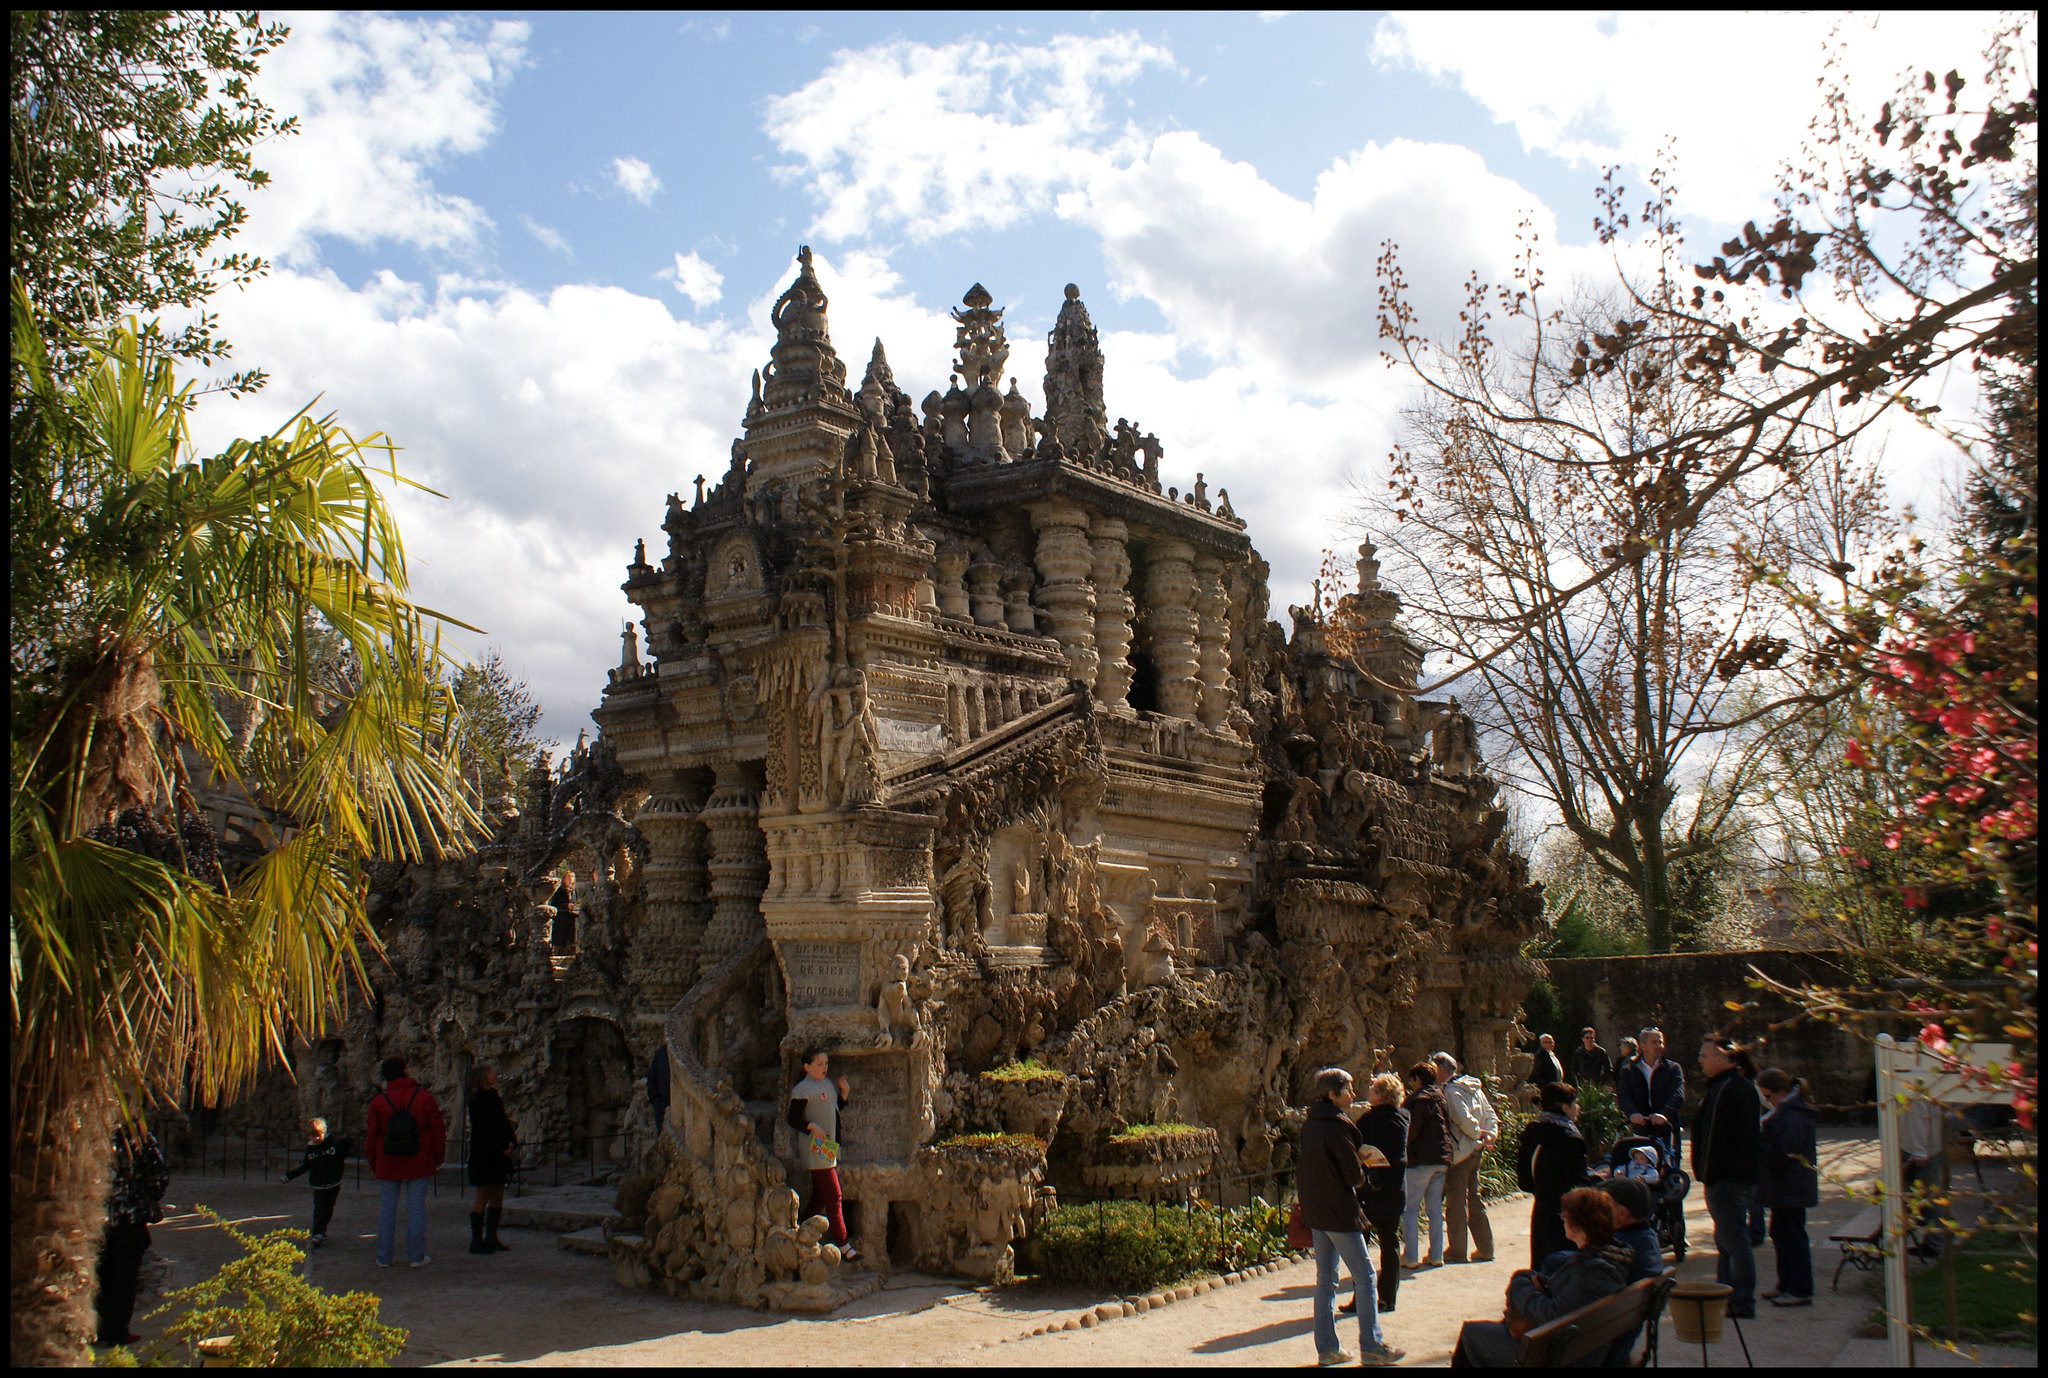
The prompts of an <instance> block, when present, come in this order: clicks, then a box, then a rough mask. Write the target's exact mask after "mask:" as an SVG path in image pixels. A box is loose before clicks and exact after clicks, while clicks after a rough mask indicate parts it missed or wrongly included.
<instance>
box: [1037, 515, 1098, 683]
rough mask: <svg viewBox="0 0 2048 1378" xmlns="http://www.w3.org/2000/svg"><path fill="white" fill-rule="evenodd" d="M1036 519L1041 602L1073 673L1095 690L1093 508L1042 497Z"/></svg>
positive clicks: (1046, 617)
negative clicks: (1045, 500)
mask: <svg viewBox="0 0 2048 1378" xmlns="http://www.w3.org/2000/svg"><path fill="white" fill-rule="evenodd" d="M1031 525H1032V526H1033V527H1034V528H1035V529H1036V530H1037V532H1038V550H1037V560H1038V577H1039V585H1038V606H1039V607H1040V608H1042V609H1043V610H1044V614H1045V623H1046V628H1045V629H1046V631H1047V632H1049V633H1051V635H1052V637H1053V639H1054V640H1056V641H1058V642H1059V643H1060V649H1061V650H1063V651H1065V652H1066V653H1067V673H1068V675H1069V676H1070V677H1071V678H1073V679H1077V680H1079V681H1081V683H1083V684H1085V685H1087V686H1088V687H1089V688H1090V689H1091V690H1092V689H1093V688H1094V687H1095V677H1096V667H1097V664H1098V656H1097V654H1096V648H1095V589H1094V588H1093V586H1092V585H1090V584H1089V582H1088V579H1089V575H1090V574H1091V573H1092V572H1093V571H1094V567H1095V554H1094V551H1093V550H1092V549H1090V547H1089V544H1088V513H1087V511H1086V510H1085V509H1083V508H1080V507H1076V506H1074V505H1073V504H1072V503H1041V504H1039V505H1038V506H1036V507H1033V508H1032V509H1031Z"/></svg>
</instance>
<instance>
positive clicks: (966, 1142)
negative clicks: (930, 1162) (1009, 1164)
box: [932, 1134, 1045, 1153]
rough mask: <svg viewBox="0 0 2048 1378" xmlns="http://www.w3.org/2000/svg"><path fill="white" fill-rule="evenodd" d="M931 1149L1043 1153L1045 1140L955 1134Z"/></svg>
mask: <svg viewBox="0 0 2048 1378" xmlns="http://www.w3.org/2000/svg"><path fill="white" fill-rule="evenodd" d="M932 1147H933V1148H1028V1149H1030V1150H1031V1151H1032V1152H1034V1153H1043V1152H1045V1140H1043V1139H1041V1138H1039V1137H1038V1136H1037V1135H1036V1134H955V1135H953V1136H952V1137H951V1138H946V1139H941V1140H939V1141H938V1142H937V1143H935V1144H933V1145H932Z"/></svg>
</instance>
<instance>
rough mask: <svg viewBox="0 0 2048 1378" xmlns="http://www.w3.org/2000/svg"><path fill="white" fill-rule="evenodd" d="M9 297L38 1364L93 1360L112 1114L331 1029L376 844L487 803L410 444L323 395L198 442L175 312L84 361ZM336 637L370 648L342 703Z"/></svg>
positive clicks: (12, 836)
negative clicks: (458, 721)
mask: <svg viewBox="0 0 2048 1378" xmlns="http://www.w3.org/2000/svg"><path fill="white" fill-rule="evenodd" d="M12 298H13V303H12V313H11V314H12V326H13V340H12V354H11V363H12V370H11V371H12V381H13V385H14V394H15V395H14V398H13V404H12V409H11V410H12V415H11V429H12V432H13V434H12V441H13V444H12V446H11V449H12V451H13V454H12V465H13V470H14V472H13V474H12V476H11V487H10V496H11V497H12V498H13V499H14V502H13V504H12V505H13V506H15V507H16V508H17V509H19V511H20V514H21V516H22V519H23V520H30V519H33V520H35V521H37V522H40V523H41V527H40V530H41V531H42V532H43V534H44V536H45V537H46V538H47V539H46V540H45V543H44V546H43V548H42V550H41V552H40V554H41V555H42V556H45V557H47V558H49V559H50V560H51V561H52V562H53V563H52V565H51V569H50V571H48V578H47V583H48V586H49V588H50V590H51V599H52V606H49V607H39V608H37V609H33V610H28V609H20V608H17V610H16V614H15V641H16V648H15V652H16V654H15V667H16V675H15V677H14V685H15V687H14V690H13V694H12V697H13V700H14V702H13V703H12V705H11V707H12V710H13V714H12V724H13V730H12V733H11V736H12V753H11V755H12V759H11V762H10V766H11V770H10V789H11V793H10V797H9V801H8V851H9V863H10V877H9V884H10V887H11V889H10V897H9V915H8V928H9V940H10V947H11V952H10V958H11V970H10V995H11V997H12V1009H13V1021H14V1022H13V1038H12V1042H11V1047H10V1050H9V1051H10V1057H11V1059H12V1077H13V1081H12V1092H13V1095H12V1114H13V1139H12V1142H11V1151H12V1157H11V1169H10V1180H11V1197H10V1199H11V1205H12V1214H11V1218H10V1222H9V1234H10V1240H9V1247H10V1263H11V1266H10V1306H9V1312H10V1316H11V1337H10V1355H11V1359H12V1362H13V1363H15V1364H17V1365H20V1364H50V1363H75V1362H80V1361H82V1360H83V1359H85V1358H86V1357H87V1355H88V1352H89V1351H88V1350H87V1348H86V1346H87V1345H88V1344H89V1342H90V1340H91V1337H92V1334H93V1317H92V1306H91V1302H92V1293H93V1278H94V1259H95V1253H96V1249H97V1245H98V1239H99V1235H100V1230H101V1224H102V1220H103V1201H104V1191H105V1178H106V1173H107V1169H108V1163H109V1158H110V1153H111V1148H110V1133H111V1127H112V1125H113V1123H114V1121H115V1120H116V1119H117V1118H120V1117H129V1118H132V1117H135V1116H137V1115H139V1114H140V1113H141V1112H142V1111H143V1110H144V1109H145V1108H146V1106H147V1105H148V1104H150V1103H151V1102H153V1101H154V1102H157V1103H161V1102H162V1101H163V1100H166V1099H168V1098H171V1097H174V1096H176V1095H177V1094H179V1092H180V1091H181V1090H182V1089H183V1088H185V1087H188V1086H190V1087H192V1088H194V1089H195V1090H196V1091H197V1092H198V1093H199V1094H200V1095H202V1096H204V1097H206V1098H209V1099H215V1098H220V1097H225V1096H230V1095H233V1094H234V1093H235V1092H236V1091H237V1090H238V1089H239V1088H241V1087H243V1086H244V1085H246V1084H247V1082H248V1080H249V1078H250V1077H251V1075H252V1074H253V1073H254V1072H255V1071H256V1070H257V1069H258V1067H259V1066H260V1065H261V1064H262V1063H263V1062H264V1060H265V1059H266V1057H281V1056H282V1055H283V1054H284V1052H285V1049H286V1048H287V1046H288V1040H289V1039H290V1037H291V1036H292V1035H293V1034H294V1033H295V1032H304V1033H308V1034H311V1033H315V1032H317V1030H318V1029H319V1027H320V1025H321V1023H322V1021H323V1020H324V1019H325V1018H326V1017H328V1016H329V1015H330V1014H332V1013H334V1012H335V1011H336V1010H337V1006H338V1001H339V999H340V997H341V995H342V993H343V990H344V987H345V986H346V984H347V983H348V982H349V981H350V980H353V981H355V982H356V983H358V984H360V983H362V981H363V979H364V968H363V964H364V961H365V957H366V955H367V956H375V955H378V954H379V952H380V949H379V947H378V944H377V939H376V935H375V933H374V932H373V930H372V929H371V928H370V927H369V924H368V922H367V920H366V918H365V914H364V899H365V889H366V886H365V884H364V871H363V869H362V868H363V865H364V863H365V861H366V860H369V859H385V858H390V859H415V858H422V857H426V856H431V855H437V854H440V853H442V852H443V851H444V850H445V849H448V848H450V847H453V846H460V845H462V844H463V842H464V841H465V840H466V838H467V837H468V835H469V834H470V832H471V830H472V829H473V828H474V827H475V826H476V824H477V821H478V820H477V815H476V811H475V807H474V803H473V801H472V800H471V799H470V798H469V796H468V794H467V792H466V791H465V790H464V788H463V785H462V780H461V776H460V773H459V770H458V768H457V766H456V760H455V756H454V753H453V751H452V749H451V745H452V741H453V731H452V728H453V714H454V708H453V704H452V701H451V700H450V698H449V696H448V693H447V691H446V689H445V688H444V687H442V686H441V684H440V682H439V677H438V676H437V675H436V673H435V670H436V668H437V666H438V664H439V662H440V659H441V651H440V643H439V638H438V634H436V635H434V636H433V637H432V638H431V639H430V638H429V636H428V634H427V630H426V629H427V624H428V623H429V622H438V621H440V620H444V619H440V618H439V615H438V614H435V613H433V612H432V611H431V610H429V609H425V608H422V607H419V606H417V605H416V604H414V603H413V602H411V601H410V600H409V599H408V597H407V596H406V587H407V586H406V575H405V556H404V551H403V547H402V546H401V544H400V541H399V533H398V529H397V526H396V525H395V523H394V520H393V516H392V512H391V509H390V507H389V506H388V504H387V502H386V500H385V498H384V496H383V494H382V493H381V492H380V490H379V488H378V487H377V482H378V481H379V480H380V479H388V480H389V481H397V482H404V480H403V479H400V478H399V476H398V474H397V470H396V465H395V458H394V455H393V448H392V446H391V444H390V442H389V441H388V440H384V439H383V438H382V437H381V436H372V437H370V438H368V439H365V440H357V439H355V438H353V437H352V436H351V435H349V434H348V433H347V432H346V431H344V430H342V429H341V428H339V427H338V426H336V425H335V424H334V422H333V420H332V418H331V417H330V418H327V419H322V420H313V419H311V418H309V417H308V416H307V415H306V414H305V413H304V412H301V413H300V415H298V416H297V417H294V418H293V419H292V421H290V422H288V423H287V424H286V425H285V426H284V427H281V428H280V429H279V430H278V431H276V432H275V433H273V434H271V435H268V436H265V437H263V438H262V439H259V440H255V441H236V442H235V443H234V444H232V445H230V446H229V447H228V448H227V449H226V450H225V451H223V452H222V453H221V454H219V455H216V456H213V457H211V458H195V457H194V456H193V454H192V452H191V447H190V444H189V440H188V437H187V433H186V429H185V417H186V413H187V411H188V409H189V407H190V405H191V401H192V394H191V390H190V385H189V384H188V385H187V386H186V387H184V388H180V387H179V386H178V384H177V381H176V379H175V377H174V375H173V372H172V367H171V361H170V359H169V358H168V357H167V356H166V354H165V353H164V351H163V350H162V348H161V347H160V345H159V344H158V342H157V341H156V339H155V337H154V334H153V332H148V331H138V330H137V328H136V327H135V326H134V324H133V323H132V322H130V323H129V324H128V325H127V326H125V327H124V328H121V329H119V330H117V331H115V332H114V333H113V334H112V335H110V336H107V337H105V338H104V339H100V340H96V341H84V342H83V343H85V344H86V346H87V347H88V348H89V350H90V351H91V361H90V363H91V366H90V367H89V368H87V369H86V370H84V371H83V372H82V373H80V374H78V375H76V376H75V377H74V379H73V380H72V381H70V382H68V383H63V384H60V383H57V382H55V381H53V379H52V374H51V371H50V368H49V357H48V353H47V350H46V346H45V343H44V340H43V338H42V334H41V331H40V325H41V322H40V321H39V320H38V319H37V317H36V315H35V313H34V309H33V307H32V306H31V304H30V302H29V300H28V297H27V294H26V293H25V292H24V291H23V290H22V289H21V287H20V286H19V285H18V284H17V285H16V286H15V287H14V290H13V292H12ZM379 452H381V455H382V460H381V461H380V462H379V464H378V468H377V470H376V471H374V472H373V470H372V468H371V467H370V464H369V462H368V461H369V460H370V459H371V458H372V456H373V455H374V454H376V453H379ZM51 533H55V534H54V535H52V534H51ZM19 554H20V549H19V547H18V546H17V547H16V555H17V558H18V557H19ZM25 631H26V633H27V639H28V641H29V645H28V647H27V649H26V651H24V648H23V644H22V643H23V641H24V633H25ZM321 637H324V638H326V639H327V640H328V641H329V642H330V643H335V642H338V643H339V645H340V646H341V647H343V648H345V652H344V653H345V656H346V657H347V658H348V660H349V661H350V663H351V665H352V671H351V680H352V685H351V687H352V692H351V693H349V694H347V695H346V696H344V697H342V698H340V699H339V701H338V702H337V701H335V700H334V699H333V698H331V697H329V696H327V695H325V694H323V693H322V692H321V691H320V684H319V676H318V674H317V672H316V666H315V662H314V653H313V650H312V649H311V648H312V647H313V646H314V644H315V642H316V641H317V640H319V639H320V638H321ZM25 658H26V662H27V663H29V664H31V665H33V666H35V667H37V669H38V673H36V674H33V675H23V674H22V673H21V671H22V666H23V664H24V659H25ZM199 770H206V771H211V772H212V773H213V774H214V775H215V776H216V777H217V778H218V779H219V780H221V781H222V782H223V783H224V784H226V785H228V786H230V787H233V788H239V789H240V790H242V791H243V792H244V793H246V794H247V795H248V796H249V797H250V798H251V799H254V800H258V801H261V802H262V803H263V804H265V805H266V806H268V807H270V808H272V809H274V810H276V811H277V812H278V813H279V814H281V815H282V816H283V817H284V818H286V819H288V820H289V822H290V824H291V825H292V826H290V827H287V828H285V829H283V830H282V831H281V833H280V835H279V836H278V837H276V838H274V839H272V840H271V841H272V845H270V846H269V848H268V850H267V851H265V852H264V853H263V854H262V855H261V856H259V857H258V858H257V859H256V860H255V861H253V862H252V863H249V864H247V865H246V866H245V867H243V868H241V869H239V871H238V873H236V874H228V873H226V872H224V871H223V870H222V869H221V866H220V863H219V862H218V860H216V859H214V858H213V857H212V856H210V855H209V853H210V851H211V848H210V844H209V843H208V841H207V838H206V836H205V834H206V825H205V823H204V820H203V818H201V817H200V816H199V815H198V812H197V809H196V807H195V806H194V804H193V802H192V798H191V795H190V792H189V784H190V780H191V776H192V774H193V773H195V772H197V771H199Z"/></svg>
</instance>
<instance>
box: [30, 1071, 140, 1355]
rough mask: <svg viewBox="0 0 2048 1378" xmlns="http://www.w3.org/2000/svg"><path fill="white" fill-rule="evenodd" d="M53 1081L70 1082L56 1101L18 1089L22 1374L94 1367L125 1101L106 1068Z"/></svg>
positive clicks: (32, 1090)
mask: <svg viewBox="0 0 2048 1378" xmlns="http://www.w3.org/2000/svg"><path fill="white" fill-rule="evenodd" d="M83 1062H84V1060H83V1059H82V1058H81V1059H80V1064H81V1065H83ZM53 1075H56V1076H57V1079H58V1080H59V1081H60V1083H62V1084H60V1085H59V1086H58V1087H57V1088H56V1090H55V1092H54V1094H52V1095H51V1096H50V1098H49V1100H48V1101H47V1102H46V1101H45V1100H44V1099H43V1095H42V1092H43V1090H44V1088H43V1087H40V1086H33V1085H22V1084H19V1083H17V1084H16V1085H15V1087H14V1088H13V1090H14V1111H15V1120H14V1132H13V1135H12V1138H13V1144H12V1157H11V1161H10V1162H9V1164H8V1181H9V1201H8V1204H9V1207H10V1209H9V1214H8V1224H7V1232H8V1240H7V1254H8V1306H7V1313H8V1342H7V1347H8V1362H9V1363H10V1364H11V1365H13V1366H14V1367H16V1368H24V1367H39V1368H47V1367H53V1366H58V1365H82V1364H89V1363H91V1362H92V1342H93V1337H94V1335H95V1334H97V1332H98V1330H99V1323H98V1320H97V1319H96V1318H95V1316H94V1314H93V1299H94V1295H95V1293H96V1292H97V1290H98V1281H99V1279H98V1265H99V1249H100V1235H101V1233H102V1232H103V1230H104V1229H105V1227H106V1222H107V1172H108V1169H109V1167H110V1165H111V1163H112V1159H113V1125H114V1118H115V1103H114V1099H113V1097H112V1096H110V1095H109V1094H108V1093H107V1085H106V1081H105V1079H104V1077H103V1076H102V1075H101V1074H100V1073H99V1071H98V1070H97V1069H91V1070H81V1071H79V1072H77V1073H76V1074H75V1075H73V1076H68V1077H67V1076H64V1075H62V1074H61V1073H55V1074H53ZM44 1104H47V1105H48V1106H49V1113H48V1114H47V1115H44V1116H43V1117H42V1121H41V1124H40V1126H38V1124H37V1123H36V1122H35V1118H34V1117H35V1114H36V1110H37V1108H38V1107H40V1106H41V1105H44Z"/></svg>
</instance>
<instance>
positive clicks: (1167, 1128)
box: [1109, 1120, 1203, 1144]
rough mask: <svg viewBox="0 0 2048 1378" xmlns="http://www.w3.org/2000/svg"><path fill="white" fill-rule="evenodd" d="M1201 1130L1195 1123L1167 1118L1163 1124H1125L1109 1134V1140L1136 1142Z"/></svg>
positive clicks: (1195, 1132)
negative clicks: (1183, 1122)
mask: <svg viewBox="0 0 2048 1378" xmlns="http://www.w3.org/2000/svg"><path fill="white" fill-rule="evenodd" d="M1202 1132H1203V1131H1202V1130H1201V1128H1200V1127H1199V1126H1197V1125H1192V1124H1182V1123H1181V1122H1180V1121H1179V1120H1168V1121H1166V1122H1165V1123H1163V1124H1133V1125H1126V1126H1125V1127H1124V1128H1122V1129H1119V1130H1118V1131H1117V1132H1116V1133H1114V1134H1112V1135H1110V1136H1109V1141H1110V1142H1111V1143H1113V1144H1130V1143H1136V1142H1138V1141H1139V1140H1140V1139H1159V1138H1170V1137H1172V1136H1173V1135H1176V1134H1200V1133H1202Z"/></svg>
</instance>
